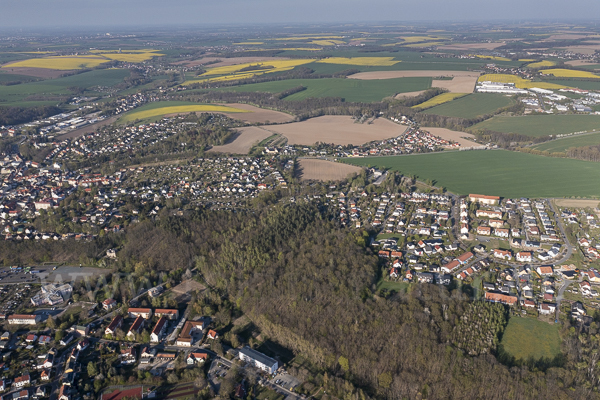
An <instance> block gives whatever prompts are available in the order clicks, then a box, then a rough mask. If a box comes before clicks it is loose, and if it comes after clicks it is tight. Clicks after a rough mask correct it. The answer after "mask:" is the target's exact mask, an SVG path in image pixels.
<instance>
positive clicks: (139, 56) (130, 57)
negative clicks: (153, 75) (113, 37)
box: [99, 52, 164, 63]
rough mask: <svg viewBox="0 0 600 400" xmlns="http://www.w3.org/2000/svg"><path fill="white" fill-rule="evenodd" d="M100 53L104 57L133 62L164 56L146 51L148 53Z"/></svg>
mask: <svg viewBox="0 0 600 400" xmlns="http://www.w3.org/2000/svg"><path fill="white" fill-rule="evenodd" d="M99 55H100V56H102V57H106V58H108V59H109V60H115V61H124V62H133V63H138V62H142V61H148V60H150V59H151V58H152V57H159V56H164V54H160V53H150V52H146V53H100V54H99Z"/></svg>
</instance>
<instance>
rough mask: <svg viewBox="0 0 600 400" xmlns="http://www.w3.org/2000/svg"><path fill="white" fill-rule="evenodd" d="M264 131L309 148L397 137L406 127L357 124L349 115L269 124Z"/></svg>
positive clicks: (381, 122) (377, 122)
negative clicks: (326, 144) (309, 146)
mask: <svg viewBox="0 0 600 400" xmlns="http://www.w3.org/2000/svg"><path fill="white" fill-rule="evenodd" d="M268 129H269V130H270V131H272V132H275V133H281V134H282V135H283V136H285V137H287V138H288V143H289V144H300V145H311V144H314V143H316V142H322V143H333V144H336V145H337V144H341V145H347V144H363V143H367V142H371V141H374V140H381V139H388V138H391V137H396V136H400V135H401V134H402V133H404V131H405V130H406V127H404V126H402V125H398V124H395V123H393V122H390V121H388V120H385V119H381V118H377V119H376V120H375V121H373V122H372V123H370V122H364V123H358V122H356V121H355V120H354V119H353V118H352V117H350V116H346V115H344V116H342V115H339V116H337V115H332V116H323V117H317V118H311V119H309V120H306V121H302V122H292V123H291V124H282V125H273V126H269V127H268Z"/></svg>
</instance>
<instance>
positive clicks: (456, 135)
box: [423, 127, 481, 147]
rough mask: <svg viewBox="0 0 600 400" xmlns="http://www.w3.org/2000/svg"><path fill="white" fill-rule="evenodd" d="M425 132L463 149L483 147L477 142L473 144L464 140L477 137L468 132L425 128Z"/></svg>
mask: <svg viewBox="0 0 600 400" xmlns="http://www.w3.org/2000/svg"><path fill="white" fill-rule="evenodd" d="M423 130H425V131H427V132H429V133H431V134H432V135H435V136H439V137H441V138H442V139H445V140H451V141H453V142H456V143H458V144H460V146H461V147H472V146H481V144H479V143H477V142H473V141H471V140H468V139H464V138H475V135H472V134H470V133H466V132H459V131H452V130H450V129H446V128H427V127H423Z"/></svg>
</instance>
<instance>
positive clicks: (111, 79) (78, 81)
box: [0, 69, 130, 106]
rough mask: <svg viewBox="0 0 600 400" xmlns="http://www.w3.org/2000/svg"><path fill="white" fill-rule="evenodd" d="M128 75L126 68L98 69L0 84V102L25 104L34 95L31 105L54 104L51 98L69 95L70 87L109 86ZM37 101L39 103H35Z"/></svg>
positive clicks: (13, 104)
mask: <svg viewBox="0 0 600 400" xmlns="http://www.w3.org/2000/svg"><path fill="white" fill-rule="evenodd" d="M129 75H130V72H129V71H128V70H126V69H99V70H94V71H89V72H84V73H81V74H76V75H71V76H67V77H64V78H57V79H47V80H44V81H37V82H29V83H23V84H20V85H13V86H0V102H1V104H2V105H3V106H17V105H18V106H25V105H24V102H28V101H31V100H28V99H29V98H30V96H35V100H34V101H31V104H30V105H31V106H33V105H45V104H47V103H48V101H50V102H51V103H52V104H56V103H57V101H56V100H54V99H53V98H54V97H56V96H64V95H70V94H71V91H69V90H68V88H70V87H79V88H83V89H90V88H93V87H96V86H108V87H111V86H115V85H117V84H119V83H121V82H123V79H124V78H126V77H127V76H129ZM93 93H94V92H91V93H86V94H93ZM45 98H47V99H45ZM38 102H39V103H40V104H36V103H38ZM42 103H44V104H42Z"/></svg>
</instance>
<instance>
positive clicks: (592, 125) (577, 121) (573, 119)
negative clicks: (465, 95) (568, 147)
mask: <svg viewBox="0 0 600 400" xmlns="http://www.w3.org/2000/svg"><path fill="white" fill-rule="evenodd" d="M470 129H471V131H473V132H475V131H477V130H479V129H489V130H492V131H498V132H504V133H511V132H512V133H520V134H521V135H527V136H531V137H538V136H546V135H560V134H566V133H573V132H582V131H590V132H591V131H592V130H594V129H596V130H600V116H597V115H525V116H517V117H509V116H495V117H493V118H491V119H488V120H486V121H483V122H480V123H479V124H477V125H474V126H472V127H471V128H470Z"/></svg>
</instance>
